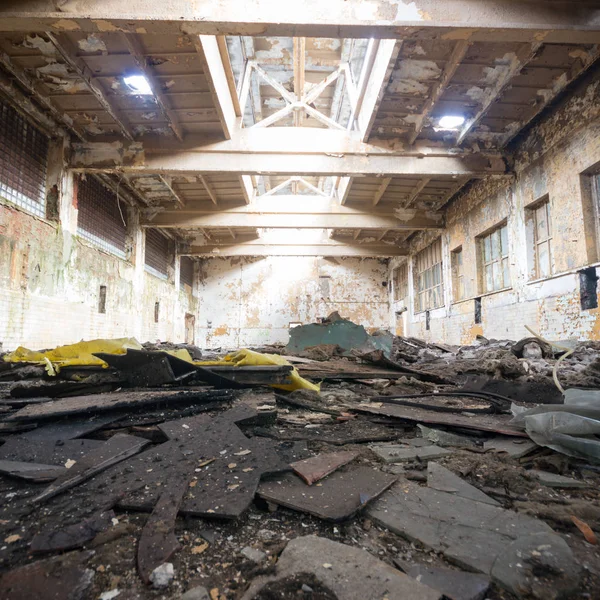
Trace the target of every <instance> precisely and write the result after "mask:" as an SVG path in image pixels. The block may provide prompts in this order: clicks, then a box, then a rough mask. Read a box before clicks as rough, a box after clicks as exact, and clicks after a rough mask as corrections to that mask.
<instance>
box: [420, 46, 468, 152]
mask: <svg viewBox="0 0 600 600" xmlns="http://www.w3.org/2000/svg"><path fill="white" fill-rule="evenodd" d="M470 45H471V44H470V43H469V42H467V41H466V40H459V41H458V42H456V44H455V45H454V48H453V49H452V53H451V54H450V56H449V57H448V60H447V62H446V65H445V66H444V71H443V73H442V76H441V77H440V78H439V79H438V81H437V83H436V84H435V85H434V86H433V88H432V90H431V93H430V94H429V98H427V102H425V105H424V106H423V110H422V111H421V113H420V114H419V115H418V116H417V120H416V121H415V129H414V131H413V132H412V133H411V134H410V136H409V138H408V139H409V143H411V144H414V143H415V140H416V139H417V138H418V137H419V134H420V133H421V130H422V129H423V125H424V124H425V120H426V119H427V117H428V116H429V113H430V112H431V111H432V109H433V107H434V106H435V105H436V104H437V102H438V100H439V99H440V98H441V97H442V95H443V93H444V92H445V91H446V88H447V87H448V84H449V83H450V80H451V79H452V77H454V73H456V69H457V68H458V66H459V65H460V63H461V62H462V60H463V58H464V57H465V54H466V53H467V50H468V49H469V47H470Z"/></svg>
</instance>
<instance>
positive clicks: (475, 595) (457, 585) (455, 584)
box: [406, 463, 490, 600]
mask: <svg viewBox="0 0 600 600" xmlns="http://www.w3.org/2000/svg"><path fill="white" fill-rule="evenodd" d="M430 464H431V463H430ZM406 574H407V575H409V576H410V577H414V578H415V579H416V580H417V581H418V582H419V583H423V584H425V585H427V586H429V587H430V588H433V589H434V590H439V591H440V592H442V594H444V596H446V597H447V598H448V599H449V600H483V599H484V598H485V594H486V592H487V591H488V589H489V587H490V578H489V577H486V576H484V575H478V574H476V573H467V572H465V571H453V570H451V569H440V568H438V567H431V566H426V565H412V566H410V567H408V568H407V569H406Z"/></svg>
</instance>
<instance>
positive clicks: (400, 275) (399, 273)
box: [392, 261, 408, 302]
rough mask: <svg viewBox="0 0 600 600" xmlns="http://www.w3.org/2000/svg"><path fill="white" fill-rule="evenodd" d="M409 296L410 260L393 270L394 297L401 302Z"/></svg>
mask: <svg viewBox="0 0 600 600" xmlns="http://www.w3.org/2000/svg"><path fill="white" fill-rule="evenodd" d="M407 296H408V261H405V262H403V263H402V264H400V265H398V266H397V267H395V268H394V270H393V271H392V297H393V299H394V302H400V301H401V300H404V299H405V298H406V297H407Z"/></svg>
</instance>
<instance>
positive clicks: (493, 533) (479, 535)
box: [366, 481, 575, 587]
mask: <svg viewBox="0 0 600 600" xmlns="http://www.w3.org/2000/svg"><path fill="white" fill-rule="evenodd" d="M366 514H367V516H368V517H369V518H370V519H371V520H373V521H374V522H376V523H378V524H379V525H382V526H384V527H387V528H388V529H389V530H390V531H393V532H394V533H396V534H398V535H400V536H402V537H404V538H406V539H408V540H410V541H413V542H417V543H420V544H422V545H423V546H425V547H426V548H430V549H432V550H435V551H436V552H441V553H442V554H443V555H444V556H445V557H446V559H447V560H449V561H450V562H452V563H455V564H457V565H458V566H460V567H462V568H465V569H468V570H470V571H476V572H481V573H486V574H491V575H492V577H493V578H494V579H495V580H496V581H497V582H498V583H499V584H500V585H505V586H507V587H509V586H510V585H511V583H510V581H511V578H512V577H513V576H512V575H511V576H510V577H509V576H507V575H506V574H505V571H504V569H503V568H500V567H496V565H497V561H498V559H499V557H501V556H503V555H505V553H507V552H508V549H509V547H510V546H511V545H512V544H513V542H515V541H516V540H519V539H520V538H525V537H528V536H534V535H538V534H543V536H544V538H543V539H544V543H545V544H548V551H549V552H552V549H553V548H554V547H556V548H557V552H558V551H559V550H560V553H561V556H562V558H563V560H564V563H563V564H562V566H561V568H562V569H564V571H565V572H572V570H573V569H574V568H575V564H574V563H575V558H574V557H573V555H572V554H569V553H567V552H565V551H564V542H563V540H562V538H561V537H560V536H559V535H558V534H556V533H554V531H553V530H552V529H551V528H550V527H549V526H548V525H547V524H546V523H544V522H543V521H540V520H538V519H534V518H531V517H528V516H526V515H523V514H521V513H516V512H512V511H509V510H505V509H503V508H501V507H498V506H492V505H490V504H486V503H483V502H477V501H474V500H471V499H468V498H462V497H460V496H457V495H455V494H451V493H448V492H440V491H438V490H434V489H432V488H429V487H422V486H419V485H417V484H414V483H412V482H409V481H401V482H398V483H397V484H395V485H394V486H392V487H391V488H390V490H388V491H387V492H386V493H385V494H384V495H382V497H381V498H379V499H378V500H376V501H375V502H374V503H373V504H372V505H371V506H370V507H368V508H367V511H366ZM569 552H570V551H569ZM493 569H494V572H492V570H493ZM551 575H552V572H551V571H549V572H548V577H550V578H551ZM556 577H557V581H558V582H560V578H561V575H560V572H557V573H556Z"/></svg>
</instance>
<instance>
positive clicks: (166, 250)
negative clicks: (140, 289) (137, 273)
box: [144, 229, 170, 279]
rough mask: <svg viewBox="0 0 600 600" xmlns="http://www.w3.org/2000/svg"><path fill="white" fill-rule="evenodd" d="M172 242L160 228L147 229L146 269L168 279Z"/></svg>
mask: <svg viewBox="0 0 600 600" xmlns="http://www.w3.org/2000/svg"><path fill="white" fill-rule="evenodd" d="M169 259H170V244H169V240H168V238H166V237H165V236H164V235H163V234H162V233H161V232H160V231H159V230H158V229H146V254H145V257H144V262H145V265H146V271H148V273H152V275H156V277H160V278H161V279H167V276H168V273H169V266H170V260H169Z"/></svg>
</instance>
